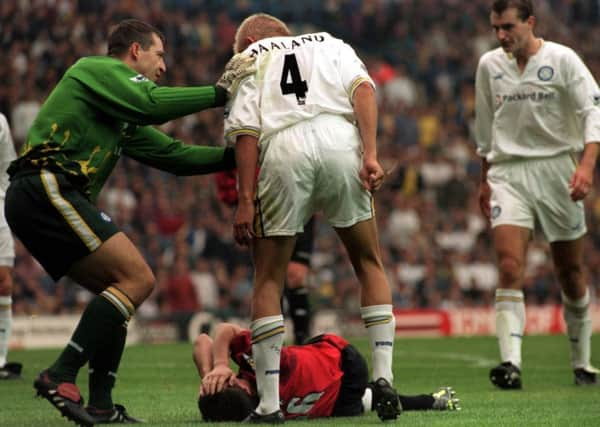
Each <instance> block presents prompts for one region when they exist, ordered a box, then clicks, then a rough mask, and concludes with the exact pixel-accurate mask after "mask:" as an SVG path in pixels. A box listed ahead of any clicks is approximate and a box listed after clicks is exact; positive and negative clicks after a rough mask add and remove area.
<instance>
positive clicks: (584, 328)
mask: <svg viewBox="0 0 600 427" xmlns="http://www.w3.org/2000/svg"><path fill="white" fill-rule="evenodd" d="M561 294H562V300H563V317H564V319H565V323H566V324H567V337H568V338H569V342H570V343H571V366H572V367H573V369H576V368H588V367H589V365H590V357H591V348H590V345H591V339H592V318H591V316H590V292H589V290H588V289H586V290H585V295H584V296H583V297H581V298H579V299H576V300H571V299H569V297H567V296H566V295H565V294H564V293H561Z"/></svg>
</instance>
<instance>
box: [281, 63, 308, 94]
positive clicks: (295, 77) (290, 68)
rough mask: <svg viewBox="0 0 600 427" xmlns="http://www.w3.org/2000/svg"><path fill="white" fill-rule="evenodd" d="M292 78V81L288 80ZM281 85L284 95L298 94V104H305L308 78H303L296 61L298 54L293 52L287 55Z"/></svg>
mask: <svg viewBox="0 0 600 427" xmlns="http://www.w3.org/2000/svg"><path fill="white" fill-rule="evenodd" d="M290 79H291V82H289V81H288V80H290ZM279 86H280V87H281V93H282V94H283V95H289V94H291V93H293V94H295V95H296V100H297V101H298V105H304V103H305V102H306V92H308V85H307V84H306V80H302V76H301V75H300V70H299V69H298V61H296V55H295V54H293V53H292V54H289V55H285V59H284V62H283V70H282V71H281V82H280V83H279Z"/></svg>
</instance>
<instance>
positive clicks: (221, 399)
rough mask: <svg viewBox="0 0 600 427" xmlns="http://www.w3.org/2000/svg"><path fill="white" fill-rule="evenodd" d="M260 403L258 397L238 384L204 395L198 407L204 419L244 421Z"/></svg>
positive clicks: (199, 400)
mask: <svg viewBox="0 0 600 427" xmlns="http://www.w3.org/2000/svg"><path fill="white" fill-rule="evenodd" d="M257 405H258V398H257V397H256V396H250V395H249V394H248V393H247V392H246V391H245V390H243V389H242V388H240V387H238V386H231V387H225V388H224V389H223V390H222V391H220V392H218V393H215V394H212V395H209V396H202V397H200V398H199V399H198V408H199V409H200V414H201V415H202V419H203V420H204V421H243V420H244V418H246V417H247V416H248V415H249V414H250V412H252V411H253V410H254V408H256V406H257Z"/></svg>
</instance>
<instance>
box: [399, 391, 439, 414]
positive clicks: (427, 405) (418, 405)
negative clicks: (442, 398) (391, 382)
mask: <svg viewBox="0 0 600 427" xmlns="http://www.w3.org/2000/svg"><path fill="white" fill-rule="evenodd" d="M398 398H399V399H400V404H401V405H402V409H403V410H405V411H423V410H427V409H433V402H435V399H434V398H433V396H432V395H430V394H418V395H416V396H402V395H400V396H398Z"/></svg>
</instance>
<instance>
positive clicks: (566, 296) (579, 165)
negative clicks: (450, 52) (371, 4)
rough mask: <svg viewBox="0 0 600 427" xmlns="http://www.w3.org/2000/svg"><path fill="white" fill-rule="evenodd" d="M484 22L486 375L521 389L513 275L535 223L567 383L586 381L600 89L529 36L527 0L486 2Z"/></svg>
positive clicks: (562, 53)
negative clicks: (546, 256) (493, 275)
mask: <svg viewBox="0 0 600 427" xmlns="http://www.w3.org/2000/svg"><path fill="white" fill-rule="evenodd" d="M490 20H491V24H492V27H493V29H494V31H495V34H496V37H497V39H498V41H499V42H500V45H501V47H499V48H497V49H494V50H492V51H490V52H487V53H486V54H484V55H483V56H482V57H481V59H480V61H479V65H478V67H477V75H476V124H475V127H476V129H475V132H476V140H477V152H478V154H479V155H480V156H481V158H482V173H481V183H480V199H479V201H480V205H481V209H482V212H483V213H484V215H486V216H487V217H488V218H489V219H490V221H491V225H492V228H493V238H494V248H495V252H496V255H497V259H498V269H499V273H500V284H499V287H498V289H496V304H495V307H496V333H497V336H498V341H499V347H500V357H501V362H502V363H501V364H500V365H499V366H497V367H496V368H494V369H492V370H491V372H490V380H491V381H492V383H494V384H495V385H496V386H498V387H500V388H521V387H522V383H521V342H522V337H523V332H524V329H525V303H524V298H523V275H524V268H525V262H526V252H527V244H528V242H529V240H530V238H531V233H532V230H533V229H534V222H535V221H537V222H538V223H539V225H540V227H541V229H542V231H543V233H544V235H545V237H546V239H547V240H548V241H549V242H550V247H551V251H552V257H553V260H554V267H555V271H556V275H557V278H558V281H559V283H560V286H561V288H562V300H563V306H564V319H565V322H566V325H567V334H568V338H569V341H570V343H571V366H572V369H573V371H574V375H575V383H576V384H578V385H584V384H595V383H596V373H597V372H598V371H597V370H596V369H595V368H593V367H592V366H591V364H590V357H591V355H590V346H591V343H590V340H591V334H592V324H591V318H590V312H589V305H590V293H589V290H588V286H587V283H586V281H585V280H586V279H585V278H584V275H583V236H584V235H585V233H586V225H585V216H584V210H583V201H582V200H583V199H584V198H585V197H586V195H587V194H588V192H589V191H590V189H591V187H592V181H593V175H594V167H595V164H596V158H597V155H598V143H599V142H600V106H599V104H600V90H599V89H598V85H597V83H596V81H595V80H594V78H593V76H592V74H591V73H590V71H589V70H588V69H587V67H586V66H585V64H584V63H583V62H582V60H581V59H580V58H579V57H578V56H577V54H576V53H575V52H574V51H573V50H572V49H570V48H568V47H566V46H563V45H560V44H557V43H553V42H550V41H545V40H543V39H541V38H538V37H536V36H535V35H534V32H533V30H534V26H535V22H536V20H535V16H534V13H533V7H532V3H531V1H530V0H496V1H494V2H493V5H492V11H491V15H490ZM581 151H583V153H582V154H581V156H580V160H578V159H577V158H578V157H579V153H580V152H581Z"/></svg>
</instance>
